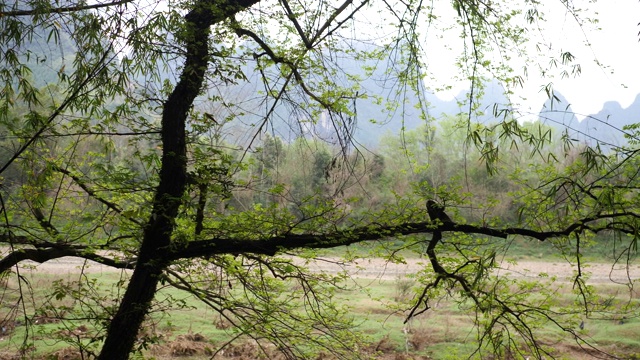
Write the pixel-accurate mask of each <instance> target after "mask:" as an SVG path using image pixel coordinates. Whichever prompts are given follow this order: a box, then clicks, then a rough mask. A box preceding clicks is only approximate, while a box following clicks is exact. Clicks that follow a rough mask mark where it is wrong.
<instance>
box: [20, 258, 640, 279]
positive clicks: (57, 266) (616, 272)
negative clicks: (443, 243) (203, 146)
mask: <svg viewBox="0 0 640 360" xmlns="http://www.w3.org/2000/svg"><path fill="white" fill-rule="evenodd" d="M296 262H297V263H302V261H301V260H299V259H296ZM426 262H427V260H426V259H406V262H405V263H402V264H395V263H389V262H387V261H385V260H383V259H378V258H376V259H360V260H358V261H357V262H356V263H355V264H345V263H342V262H341V260H340V259H338V258H318V259H317V260H316V261H314V262H312V263H310V264H308V266H309V268H310V269H311V270H313V271H328V272H332V273H335V272H337V271H341V270H347V271H348V273H349V274H350V275H351V276H352V277H354V278H380V279H385V280H392V279H396V278H399V277H402V276H405V275H408V274H411V273H415V272H416V271H417V270H418V269H420V268H421V267H422V266H423V265H424V264H425V263H426ZM25 265H26V269H27V270H32V271H39V272H46V273H57V274H66V273H77V272H79V271H80V270H81V269H82V270H83V271H85V272H89V273H101V272H113V271H121V270H117V269H112V268H110V267H108V266H104V265H101V264H98V263H95V262H92V261H84V260H81V259H78V258H72V257H64V258H60V259H56V260H52V261H48V262H46V263H43V264H38V263H34V262H29V263H27V264H25ZM582 270H583V273H585V272H586V273H588V274H589V276H590V281H592V282H594V283H606V282H618V283H628V282H629V281H636V282H637V281H640V263H634V264H630V265H629V266H628V267H627V266H626V264H622V263H620V264H604V263H585V264H583V269H582ZM576 271H577V267H576V266H575V264H574V265H572V264H569V263H567V262H566V261H562V260H556V261H543V260H540V261H531V260H527V261H519V262H518V263H517V264H512V263H509V262H506V261H504V262H502V264H501V268H500V269H499V270H498V271H497V274H505V275H509V276H517V277H531V278H535V277H538V276H539V274H541V273H545V274H546V275H548V276H557V277H558V279H559V280H571V279H573V277H574V276H575V273H576Z"/></svg>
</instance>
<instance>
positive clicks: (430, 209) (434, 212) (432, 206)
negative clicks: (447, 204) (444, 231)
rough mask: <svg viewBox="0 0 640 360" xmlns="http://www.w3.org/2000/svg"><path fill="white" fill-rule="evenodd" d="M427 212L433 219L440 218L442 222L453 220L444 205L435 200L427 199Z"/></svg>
mask: <svg viewBox="0 0 640 360" xmlns="http://www.w3.org/2000/svg"><path fill="white" fill-rule="evenodd" d="M427 213H428V214H429V217H430V218H431V221H437V220H440V222H442V223H450V222H453V221H451V218H450V217H449V215H447V214H446V213H445V212H444V206H442V205H440V204H438V203H437V202H435V201H433V200H427Z"/></svg>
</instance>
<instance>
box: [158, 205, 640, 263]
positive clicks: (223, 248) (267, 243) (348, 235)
mask: <svg viewBox="0 0 640 360" xmlns="http://www.w3.org/2000/svg"><path fill="white" fill-rule="evenodd" d="M623 216H632V217H636V218H640V216H639V215H638V214H635V213H630V212H621V213H614V214H604V215H599V216H594V217H586V218H583V219H581V220H579V221H576V222H575V223H573V224H571V225H569V226H567V227H566V228H565V229H563V230H554V231H537V230H531V229H526V228H518V227H508V228H502V229H497V228H490V227H485V226H477V225H468V224H457V223H454V222H446V223H442V224H438V225H434V223H433V222H428V221H425V222H419V223H407V224H401V225H394V226H391V225H389V226H370V225H369V226H362V227H359V228H354V229H347V230H342V231H336V232H333V233H328V234H286V235H280V236H274V237H271V238H268V239H259V240H254V239H230V238H215V239H208V240H201V241H193V242H190V243H188V244H187V245H186V246H185V247H184V248H182V249H178V250H173V251H171V252H170V254H169V255H168V257H169V259H170V260H172V261H173V260H178V259H188V258H196V257H201V256H210V255H219V254H240V253H253V254H262V255H275V254H277V253H278V252H281V251H285V250H292V249H300V248H309V249H327V248H334V247H338V246H345V245H352V244H356V243H360V242H367V241H376V240H382V239H386V238H389V237H393V236H403V235H411V234H427V233H436V232H460V233H465V234H476V235H486V236H492V237H497V238H503V239H506V238H507V237H508V236H510V235H519V236H525V237H529V238H533V239H536V240H539V241H545V240H548V239H550V238H555V237H562V236H568V235H570V234H572V233H574V232H583V231H585V230H590V231H594V230H595V231H599V230H605V229H607V227H606V226H605V227H601V228H600V227H598V228H596V227H588V226H587V224H588V223H589V222H593V221H597V220H603V219H611V218H617V217H623Z"/></svg>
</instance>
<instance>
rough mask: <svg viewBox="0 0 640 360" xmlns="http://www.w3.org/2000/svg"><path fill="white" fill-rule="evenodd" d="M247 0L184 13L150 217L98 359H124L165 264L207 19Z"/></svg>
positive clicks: (211, 1) (205, 1)
mask: <svg viewBox="0 0 640 360" xmlns="http://www.w3.org/2000/svg"><path fill="white" fill-rule="evenodd" d="M257 1H258V0H250V1H246V0H245V1H242V0H241V1H228V2H222V1H215V0H199V1H197V2H196V3H195V4H194V7H193V9H192V10H191V11H190V12H189V13H188V14H187V15H186V16H185V21H186V23H185V26H186V29H185V32H184V33H183V34H184V35H182V37H181V40H182V41H183V42H184V44H185V46H186V59H185V65H184V69H183V71H182V74H181V76H180V80H179V81H178V84H176V87H175V88H174V90H173V92H172V93H171V95H169V98H168V99H167V101H166V102H165V103H164V108H163V113H162V144H163V151H162V167H161V169H160V182H159V184H158V188H157V189H156V195H155V198H154V202H153V210H152V212H151V217H150V219H149V221H148V223H147V225H146V227H145V231H144V235H143V239H142V244H141V246H140V252H139V256H138V262H137V264H136V267H135V269H134V271H133V275H132V277H131V280H130V282H129V284H128V286H127V290H126V292H125V294H124V296H123V298H122V302H121V303H120V306H119V308H118V311H117V312H116V314H115V315H114V317H113V319H112V320H111V323H110V325H109V328H108V330H107V336H106V339H105V342H104V345H103V347H102V351H101V352H100V355H99V356H98V359H99V360H120V359H123V360H126V359H128V358H129V354H130V353H131V351H132V350H133V348H134V346H135V342H136V337H137V334H138V331H139V329H140V326H141V325H142V322H143V321H144V319H145V316H146V315H147V314H148V312H149V310H150V308H151V302H152V300H153V297H154V296H155V293H156V290H157V285H158V282H159V280H160V276H161V275H162V272H163V270H164V269H165V268H166V267H167V266H168V265H169V263H170V260H169V257H168V253H169V252H170V251H169V250H170V245H171V235H172V233H173V230H174V225H175V224H174V221H175V218H176V216H177V214H178V210H179V208H180V204H181V199H182V196H183V194H184V191H185V188H186V179H187V156H186V154H187V150H186V130H185V124H186V119H187V116H188V113H189V109H190V108H191V106H192V104H193V101H194V99H195V98H196V96H198V94H199V93H200V90H201V89H202V84H203V82H204V77H205V73H206V69H207V65H208V61H209V33H210V27H211V25H213V24H215V23H217V22H220V21H222V20H224V19H226V18H228V17H230V16H232V15H233V14H235V13H237V12H239V11H241V10H242V9H244V8H246V7H248V6H251V5H253V4H254V3H256V2H257Z"/></svg>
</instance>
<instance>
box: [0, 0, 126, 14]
mask: <svg viewBox="0 0 640 360" xmlns="http://www.w3.org/2000/svg"><path fill="white" fill-rule="evenodd" d="M132 1H133V0H116V1H111V2H106V3H97V4H91V5H88V4H85V3H82V4H80V5H75V6H63V7H56V8H54V7H52V8H50V9H46V10H43V9H28V10H26V9H18V10H12V11H0V17H3V16H33V15H40V14H43V13H45V14H62V13H72V12H78V11H85V10H93V9H100V8H104V7H110V6H118V5H124V4H127V3H130V2H132Z"/></svg>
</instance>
